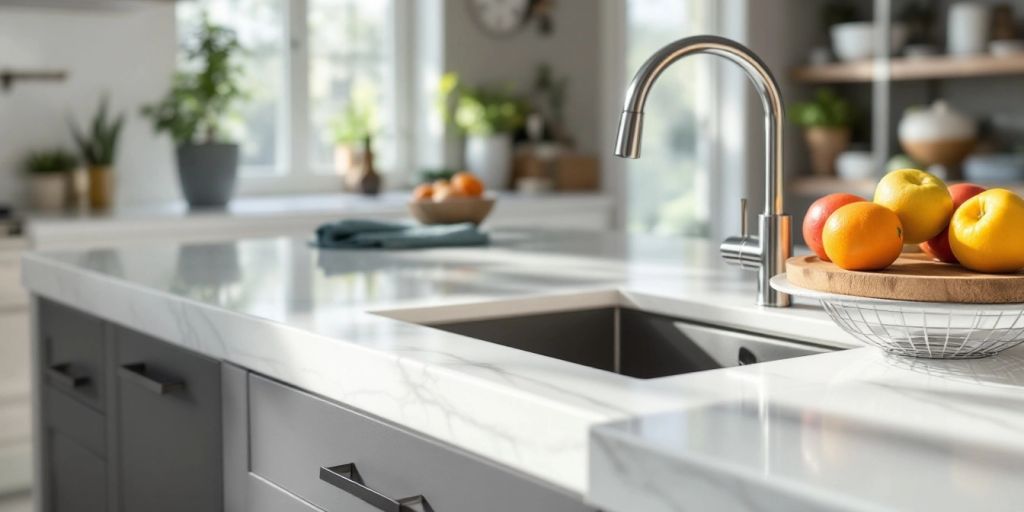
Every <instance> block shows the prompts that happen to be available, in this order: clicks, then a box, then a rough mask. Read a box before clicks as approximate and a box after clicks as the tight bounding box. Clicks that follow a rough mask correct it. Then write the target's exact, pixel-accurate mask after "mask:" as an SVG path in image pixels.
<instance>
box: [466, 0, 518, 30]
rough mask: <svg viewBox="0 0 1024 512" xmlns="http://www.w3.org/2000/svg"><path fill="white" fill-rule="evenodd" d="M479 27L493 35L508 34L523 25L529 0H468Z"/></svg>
mask: <svg viewBox="0 0 1024 512" xmlns="http://www.w3.org/2000/svg"><path fill="white" fill-rule="evenodd" d="M468 1H469V8H470V10H471V11H472V12H473V16H474V17H475V18H476V20H477V23H479V24H480V27H481V28H483V29H484V30H486V31H487V32H490V33H491V34H494V35H509V34H512V33H515V32H516V31H518V30H519V29H521V28H522V27H523V23H525V22H526V17H527V15H528V14H529V12H530V0H468Z"/></svg>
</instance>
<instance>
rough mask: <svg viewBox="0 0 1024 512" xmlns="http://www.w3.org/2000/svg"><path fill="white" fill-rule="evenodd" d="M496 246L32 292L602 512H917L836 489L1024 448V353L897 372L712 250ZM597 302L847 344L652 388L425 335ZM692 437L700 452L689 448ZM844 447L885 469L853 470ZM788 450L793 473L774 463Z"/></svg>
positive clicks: (165, 270)
mask: <svg viewBox="0 0 1024 512" xmlns="http://www.w3.org/2000/svg"><path fill="white" fill-rule="evenodd" d="M494 240H495V244H494V245H493V246H491V247H487V248H472V249H434V250H421V251H396V252H381V251H318V250H315V249H311V248H309V247H308V246H307V244H306V241H305V240H304V239H298V238H268V239H246V240H240V241H235V242H221V243H194V244H174V243H166V244H152V245H147V246H145V247H143V246H136V247H124V248H119V249H105V250H89V251H79V252H48V253H34V254H30V255H27V256H26V257H25V260H24V268H23V280H24V283H25V284H26V286H27V287H28V288H29V289H30V290H31V291H32V292H33V293H35V294H38V295H41V296H44V297H48V298H50V299H53V300H57V301H60V302H64V303H67V304H69V305H72V306H75V307H78V308H80V309H83V310H85V311H88V312H90V313H92V314H95V315H97V316H99V317H102V318H105V319H107V320H110V321H112V322H116V323H119V324H122V325H125V326H127V327H130V328H133V329H137V330H139V331H142V332H145V333H146V334H149V335H152V336H155V337H158V338H161V339H164V340H166V341H169V342H171V343H175V344H178V345H181V346H183V347H187V348H189V349H191V350H194V351H196V352H199V353H202V354H205V355H208V356H210V357H215V358H218V359H221V360H223V361H225V362H228V363H231V364H235V365H239V366H242V367H245V368H248V369H251V370H253V371H256V372H259V373H262V374H265V375H267V376H270V377H272V378H275V379H279V380H281V381H284V382H287V383H289V384H291V385H294V386H297V387H299V388H303V389H306V390H309V391H311V392H314V393H317V394H320V395H323V396H325V397H327V398H330V399H333V400H337V401H339V402H344V403H346V404H349V405H351V406H353V407H356V408H359V409H363V410H365V411H367V412H370V413H372V414H375V415H377V416H380V417H382V418H385V419H387V420H390V421H393V422H395V423H399V424H402V425H403V426H405V427H406V428H409V429H411V430H415V431H418V432H421V433H423V434H426V435H430V436H434V437H436V438H439V439H442V440H444V441H446V442H448V443H451V444H453V445H455V446H458V447H460V448H463V449H465V450H467V451H469V452H472V453H475V454H478V455H480V456H482V457H486V458H489V459H491V460H494V461H496V462H499V463H501V464H504V465H506V466H508V467H511V468H514V469H517V470H520V471H523V472H525V473H528V474H530V475H533V476H534V477H536V478H539V479H542V480H545V481H547V482H550V483H551V484H553V485H556V486H559V487H562V488H564V489H566V490H569V491H571V492H576V493H579V494H581V495H585V496H586V497H587V499H588V500H590V501H592V502H593V503H595V504H597V505H599V506H601V507H603V508H605V509H608V510H623V511H627V510H641V509H642V510H701V509H704V510H706V509H709V507H708V505H715V506H719V505H721V506H725V505H727V506H730V507H733V508H735V509H737V510H779V509H780V508H779V507H780V505H785V506H786V507H785V508H784V509H785V510H802V509H806V510H812V509H815V508H819V509H820V508H821V507H822V506H829V507H833V508H849V509H858V510H870V509H872V508H879V509H885V508H892V507H893V506H896V505H900V504H902V503H903V502H901V501H899V499H902V498H900V496H898V495H897V494H896V493H895V491H893V493H894V494H891V495H885V494H872V493H870V492H869V491H867V490H864V489H860V488H857V487H856V486H846V487H844V486H843V485H842V484H841V480H842V479H841V478H839V477H841V476H846V475H852V474H854V473H856V472H857V471H867V470H869V469H870V468H873V467H874V466H875V464H876V463H878V462H879V461H880V463H881V464H889V463H893V462H892V459H893V458H894V457H896V455H886V453H887V452H886V451H885V450H884V449H883V448H889V447H891V446H892V443H893V441H891V439H896V437H893V436H894V435H895V434H894V433H900V432H902V433H906V432H909V433H912V434H913V435H914V436H927V437H928V438H929V439H938V440H948V441H950V442H955V443H958V444H956V446H957V447H958V449H963V450H967V449H968V448H970V449H973V447H975V446H985V447H988V448H986V449H987V450H988V451H984V450H982V451H980V452H978V453H986V454H987V453H991V451H992V450H991V447H992V446H1009V447H1013V448H1014V449H1016V448H1019V447H1020V445H1021V443H1022V442H1024V441H1022V439H1021V437H1024V436H1019V435H1016V433H1017V432H1020V431H1021V428H1022V427H1024V420H1022V417H1024V416H1022V414H1020V413H1017V412H1015V411H1020V410H1024V409H1022V408H1021V407H1020V406H1021V405H1024V404H1022V403H1021V399H1020V398H1018V397H1019V396H1020V394H1019V390H1020V384H1021V382H1022V380H1024V373H1022V371H1021V365H1020V362H1021V360H1024V351H1022V350H1024V348H1022V349H1021V350H1017V349H1015V350H1013V351H1010V352H1008V353H1006V354H1004V355H1003V356H1000V357H998V358H995V359H989V360H984V361H977V362H969V363H968V364H967V365H961V366H956V365H952V364H946V363H936V364H924V363H920V362H916V361H907V360H895V361H894V360H889V359H887V358H885V357H884V356H883V355H882V354H881V353H880V352H878V351H876V350H875V349H869V348H856V347H859V344H858V343H857V342H856V341H854V340H853V339H852V338H851V337H849V336H848V335H846V334H845V333H843V332H842V331H841V330H840V329H839V328H838V327H836V326H835V325H833V324H832V323H831V321H829V320H828V319H827V317H826V316H825V315H824V313H823V312H822V311H821V310H820V309H818V308H817V307H816V306H815V305H814V304H810V303H805V302H798V303H797V305H796V307H794V308H789V309H765V308H758V307H757V306H756V305H754V290H755V285H754V279H753V276H751V275H748V274H744V273H741V272H740V271H738V270H735V269H730V268H726V267H724V266H722V265H720V264H719V263H718V258H717V255H716V254H715V251H714V247H713V245H712V244H709V243H707V242H705V241H701V240H667V239H658V238H646V237H625V236H617V235H607V234H592V233H591V234H587V233H570V232H544V231H506V232H497V233H495V234H494ZM600 305H628V306H631V307H636V308H640V309H645V310H649V311H653V312H660V313H665V314H670V315H672V316H677V317H680V318H685V319H693V320H697V321H700V322H703V323H709V324H716V325H723V326H728V327H731V328H735V329H740V330H746V331H751V332H757V333H763V334H769V335H774V336H778V337H781V338H789V339H795V340H803V341H809V342H814V343H817V344H824V345H832V346H836V347H842V348H850V347H854V348H853V349H852V350H846V351H842V352H836V353H831V354H824V355H819V356H810V357H804V358H799V359H792V360H787V361H778V362H773V363H765V364H759V365H753V366H749V367H740V368H729V369H723V370H716V371H711V372H703V373H697V374H689V375H677V376H673V377H665V378H660V379H651V380H640V379H633V378H630V377H625V376H621V375H616V374H612V373H608V372H604V371H600V370H595V369H591V368H586V367H581V366H577V365H573V364H571V363H567V362H563V361H559V360H555V359H551V358H546V357H542V356H538V355H534V354H530V353H527V352H523V351H519V350H515V349H511V348H507V347H503V346H499V345H495V344H490V343H486V342H482V341H478V340H474V339H470V338H466V337H463V336H459V335H455V334H451V333H447V332H443V331H440V330H437V329H432V328H429V327H425V326H423V325H419V324H418V323H422V322H427V323H429V322H431V321H444V320H452V319H472V318H482V317H487V316H495V315H502V314H509V313H523V312H531V311H545V310H550V309H552V308H558V307H560V308H563V309H575V308H586V307H594V306H600ZM752 411H753V412H752ZM761 411H767V412H766V413H765V414H762V413H761ZM793 418H796V419H793ZM808 418H810V419H808ZM812 420H813V421H812ZM805 421H812V423H810V424H805V423H802V422H805ZM846 425H854V427H849V428H846V427H845V426H846ZM694 426H701V427H700V428H701V429H702V430H700V432H703V433H701V434H700V436H698V437H692V436H687V435H682V434H681V433H680V432H682V433H684V434H686V433H689V434H693V433H694V432H695V431H694ZM591 429H593V434H591ZM814 429H816V430H814ZM810 431H813V436H817V437H813V436H812V435H811V434H806V435H805V434H804V432H810ZM765 432H780V433H781V435H780V436H777V437H772V435H770V434H765ZM809 436H810V437H809ZM807 438H810V439H812V440H817V441H815V442H818V443H819V445H815V446H811V447H808V446H805V444H806V443H807V442H808V441H806V439H807ZM822 439H824V440H827V441H825V444H824V445H821V440H822ZM836 440H838V441H836ZM696 441H701V442H696ZM846 443H852V444H853V446H855V447H861V446H867V447H869V448H871V449H872V450H875V451H873V452H871V453H874V454H875V455H876V457H877V458H876V459H875V460H868V459H866V458H865V457H857V456H853V455H850V449H849V448H846V449H843V448H844V447H845V444H846ZM858 443H860V444H858ZM886 443H889V444H886ZM832 445H838V446H839V447H840V450H839V456H838V457H837V456H836V455H835V454H834V453H833V452H834V451H835V448H829V446H832ZM933 445H934V444H933ZM933 445H929V446H933ZM731 446H735V447H736V450H737V452H740V451H741V450H740V449H741V448H743V449H746V450H747V451H742V453H737V452H733V451H730V448H729V447H731ZM915 446H916V445H915ZM922 446H923V445H922ZM853 451H854V453H856V450H853ZM785 453H791V454H793V456H785V457H782V456H777V454H785ZM891 453H893V454H895V453H899V454H900V456H901V457H905V458H906V460H907V461H908V462H906V463H905V465H904V466H901V467H900V472H899V473H898V474H896V475H893V478H897V480H896V481H897V482H899V481H901V480H900V479H906V478H911V477H910V476H907V475H908V474H912V472H909V471H908V469H909V467H910V466H909V465H911V464H913V463H917V462H922V463H937V464H941V463H943V461H947V462H948V461H949V460H952V459H950V458H949V457H947V458H946V459H942V458H941V454H940V455H936V454H935V453H929V452H928V450H925V449H923V448H922V449H919V450H917V451H915V450H912V449H909V448H908V449H905V450H902V451H898V452H897V451H893V452H891ZM745 454H746V455H745ZM750 454H753V455H750ZM754 455H757V456H754ZM947 455H948V454H947ZM808 457H810V458H808ZM844 457H845V458H844ZM935 457H939V458H938V459H936V458H935ZM1005 460H1007V461H1009V462H1010V463H1011V464H1016V463H1017V461H1018V459H1014V458H1012V457H1011V458H1009V459H1005ZM989 462H991V460H989V459H985V458H984V457H982V460H981V464H982V466H984V465H985V464H988V463H989ZM893 464H895V463H893ZM993 464H994V463H993ZM975 465H977V464H975ZM894 467H895V466H894ZM936 467H939V466H936ZM946 467H947V468H948V467H949V465H948V464H947V466H946ZM972 467H974V466H972ZM985 467H986V468H990V469H991V468H994V467H996V466H990V467H989V466H985ZM815 468H818V470H821V468H825V469H828V470H829V471H830V472H829V473H828V474H826V475H825V476H826V477H828V478H827V479H824V480H823V479H822V478H823V477H821V476H820V475H819V476H815V473H814V471H815ZM985 471H988V469H986V470H985ZM979 474H981V475H983V476H986V477H987V476H991V475H994V474H995V472H994V470H992V471H991V472H982V473H979ZM973 475H974V473H971V472H968V476H970V477H972V478H973ZM993 478H996V477H993ZM996 481H998V478H997V480H996ZM886 488H888V487H886ZM949 489H951V490H950V491H949V492H950V493H952V492H955V491H956V489H957V488H955V487H949ZM698 497H700V498H698ZM623 500H626V501H623ZM629 500H634V501H629ZM624 503H625V504H628V503H642V504H644V507H635V506H634V507H632V508H630V507H628V506H627V505H624ZM949 503H957V502H956V501H955V500H950V501H949ZM710 508H714V507H710ZM940 508H941V507H940Z"/></svg>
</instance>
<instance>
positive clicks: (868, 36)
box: [829, 21, 908, 61]
mask: <svg viewBox="0 0 1024 512" xmlns="http://www.w3.org/2000/svg"><path fill="white" fill-rule="evenodd" d="M829 34H830V36H831V39H832V51H833V52H834V53H835V54H836V57H837V58H838V59H839V60H842V61H855V60H864V59H870V58H872V57H874V56H875V25H874V23H872V22H870V21H851V22H848V23H839V24H837V25H832V27H831V28H830V29H829ZM889 35H890V38H891V39H890V45H889V50H890V54H892V55H895V54H897V53H899V52H900V50H902V49H903V46H904V45H905V44H907V37H908V31H907V26H906V25H904V24H902V23H893V24H892V26H891V27H890V29H889Z"/></svg>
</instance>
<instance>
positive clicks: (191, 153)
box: [142, 15, 245, 207]
mask: <svg viewBox="0 0 1024 512" xmlns="http://www.w3.org/2000/svg"><path fill="white" fill-rule="evenodd" d="M241 52H242V47H241V44H240V43H239V42H238V38H237V36H236V35H235V33H234V31H232V30H231V29H228V28H226V27H223V26H220V25H217V24H214V23H213V22H211V21H210V19H209V17H207V16H206V15H204V16H203V17H202V21H201V23H200V26H199V30H198V32H197V34H196V37H195V40H194V41H192V42H190V43H187V44H186V47H185V49H184V54H185V56H186V58H187V59H188V69H187V70H183V71H179V72H178V73H177V74H176V75H175V77H174V82H173V84H172V86H171V90H170V91H169V92H168V93H167V95H166V96H165V97H164V98H163V100H161V101H160V102H159V103H156V104H154V105H149V106H146V107H143V109H142V113H143V115H144V116H146V117H148V118H150V119H151V120H152V122H153V126H154V128H155V129H156V130H157V131H158V132H167V133H169V134H170V135H171V137H173V138H174V141H175V143H176V144H177V162H178V177H179V178H180V181H181V188H182V192H183V193H184V195H185V199H186V200H187V201H188V203H189V205H190V206H192V207H223V206H224V205H226V204H227V203H228V202H229V201H230V200H231V196H232V195H234V190H235V182H236V177H237V174H238V153H239V147H238V144H236V143H232V142H227V141H225V139H224V134H223V122H224V120H225V119H226V118H227V116H228V115H229V114H230V113H231V112H232V111H233V109H234V107H235V105H236V104H237V102H238V101H239V100H241V99H243V98H244V97H245V92H244V90H243V88H242V86H241V81H242V78H243V70H242V67H241V65H240V64H239V63H238V54H239V53H241Z"/></svg>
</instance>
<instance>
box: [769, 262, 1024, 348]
mask: <svg viewBox="0 0 1024 512" xmlns="http://www.w3.org/2000/svg"><path fill="white" fill-rule="evenodd" d="M771 285H772V287H773V288H775V289H776V290H778V291H780V292H783V293H788V294H790V295H795V296H797V297H806V298H809V299H814V300H817V301H819V302H820V303H821V305H822V307H823V308H824V309H825V311H826V312H827V313H828V315H829V317H831V318H832V321H834V322H835V323H836V324H838V325H839V326H840V327H842V328H843V330H845V331H846V332H848V333H850V334H851V335H853V336H854V337H855V338H857V339H859V340H861V341H863V342H864V343H867V344H869V345H873V346H876V347H879V348H881V349H882V350H884V351H886V352H889V353H891V354H897V355H901V356H909V357H921V358H930V359H976V358H981V357H989V356H992V355H995V354H998V353H999V352H1002V351H1004V350H1006V349H1009V348H1011V347H1014V346H1016V345H1018V344H1020V343H1021V342H1024V304H962V303H946V302H918V301H908V300H893V299H875V298H870V297H858V296H853V295H841V294H836V293H827V292H819V291H815V290H810V289H807V288H803V287H800V286H796V285H794V284H793V283H791V282H790V281H789V279H788V278H787V277H786V274H779V275H777V276H775V277H773V278H772V280H771Z"/></svg>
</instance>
